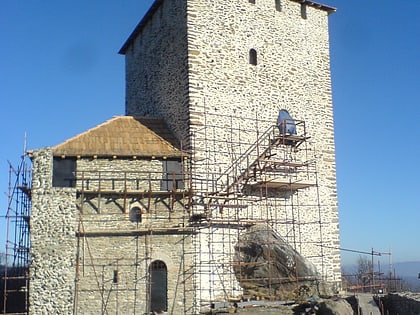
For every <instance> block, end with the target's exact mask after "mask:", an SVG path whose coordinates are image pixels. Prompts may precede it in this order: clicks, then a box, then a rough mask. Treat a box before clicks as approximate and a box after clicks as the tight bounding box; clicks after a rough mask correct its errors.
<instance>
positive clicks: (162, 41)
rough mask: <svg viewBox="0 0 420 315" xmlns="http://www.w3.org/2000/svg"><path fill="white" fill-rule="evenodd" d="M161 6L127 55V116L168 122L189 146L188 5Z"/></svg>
mask: <svg viewBox="0 0 420 315" xmlns="http://www.w3.org/2000/svg"><path fill="white" fill-rule="evenodd" d="M156 2H157V1H156ZM161 2H162V4H161V5H160V6H159V7H158V9H157V11H156V12H155V13H154V14H153V16H152V17H151V18H150V19H149V20H148V21H147V22H146V23H145V25H144V27H143V29H142V31H141V33H140V34H139V37H138V40H136V41H135V42H134V43H133V44H132V45H131V46H130V47H129V48H128V50H127V51H126V52H125V62H126V114H127V115H133V116H151V117H162V118H164V119H165V121H166V122H167V123H168V125H169V127H170V128H171V129H172V131H173V132H174V133H175V135H176V136H177V138H178V139H179V140H181V144H182V145H187V144H186V143H185V144H184V142H185V141H186V140H188V130H189V123H188V121H189V116H188V93H189V90H188V84H189V83H188V70H187V69H188V65H187V62H188V60H187V58H188V55H187V41H186V37H187V35H186V34H187V29H186V26H187V22H186V19H187V15H186V1H185V0H177V1H171V0H169V1H168V0H164V1H161ZM145 47H147V48H146V49H145Z"/></svg>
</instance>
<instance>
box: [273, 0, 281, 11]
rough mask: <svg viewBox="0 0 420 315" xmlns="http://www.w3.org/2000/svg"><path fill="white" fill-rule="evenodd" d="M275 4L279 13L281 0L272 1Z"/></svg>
mask: <svg viewBox="0 0 420 315" xmlns="http://www.w3.org/2000/svg"><path fill="white" fill-rule="evenodd" d="M274 1H275V4H276V10H277V11H279V12H280V11H281V0H274Z"/></svg>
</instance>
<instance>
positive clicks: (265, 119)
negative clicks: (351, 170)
mask: <svg viewBox="0 0 420 315" xmlns="http://www.w3.org/2000/svg"><path fill="white" fill-rule="evenodd" d="M188 14H189V15H188V16H189V17H190V18H189V19H188V30H189V32H188V42H189V45H188V49H189V50H188V51H189V82H190V111H191V114H192V115H196V116H197V119H196V123H195V124H194V125H193V126H191V133H192V135H193V138H195V139H196V140H195V141H194V145H193V147H194V157H195V165H194V166H193V172H194V173H199V172H200V170H202V169H207V168H208V167H210V168H212V167H213V168H217V167H219V166H220V165H221V162H223V161H225V163H226V164H225V165H230V164H232V160H234V159H233V158H232V155H235V154H236V156H239V154H238V153H239V151H240V150H242V152H243V151H244V149H243V148H239V147H238V148H234V147H233V148H232V144H231V143H232V142H233V141H232V140H231V139H235V140H237V141H236V143H238V142H239V143H241V142H242V143H253V142H254V141H255V139H256V138H257V135H258V133H260V134H261V133H263V132H264V131H265V130H267V128H268V127H269V126H270V125H272V124H274V123H275V122H276V118H277V115H278V111H279V110H280V109H282V108H284V109H287V110H288V111H289V112H290V114H291V115H292V117H294V118H295V119H300V120H304V121H305V122H306V128H307V132H308V133H309V135H310V136H311V139H310V141H311V148H312V150H314V151H315V159H316V163H317V169H318V191H316V190H312V191H311V192H307V193H306V194H307V196H306V200H305V195H304V194H303V196H302V195H301V196H299V204H300V205H305V204H309V205H310V204H311V202H312V201H311V200H314V199H315V198H316V197H315V196H313V195H312V194H317V193H318V192H319V198H320V204H321V208H320V211H321V218H322V226H323V233H322V234H321V235H320V233H318V232H317V231H312V230H310V229H309V230H307V231H305V230H303V232H302V235H304V236H303V237H305V239H304V244H302V246H301V248H300V252H301V253H302V254H303V255H304V256H307V257H312V256H317V258H315V259H313V258H310V259H311V260H313V262H314V263H315V264H316V265H317V266H318V268H319V270H320V271H321V270H322V273H323V276H324V277H325V278H326V279H327V280H328V281H330V282H331V283H336V284H337V285H338V283H339V282H340V272H341V271H340V256H339V251H338V249H333V248H337V247H338V245H339V230H338V212H337V196H336V176H335V156H334V150H335V149H334V131H333V112H332V100H331V82H330V68H329V40H328V18H327V13H326V12H325V11H322V10H319V9H315V8H313V7H307V18H306V19H303V18H302V17H301V6H300V4H299V3H295V2H292V1H282V10H281V11H278V10H276V8H275V3H274V2H273V1H256V4H251V3H248V2H247V1H245V2H242V1H241V2H239V1H198V0H191V1H189V2H188ZM251 49H255V50H256V51H257V60H258V61H257V65H252V64H250V63H249V51H250V50H251ZM200 117H201V118H200ZM250 119H254V123H250ZM246 123H247V124H246ZM232 126H234V127H237V129H232ZM218 127H220V128H218ZM252 129H254V130H252ZM232 130H233V133H234V134H233V135H232ZM241 130H245V132H241ZM202 134H206V136H204V137H203V136H202ZM206 137H207V138H206ZM214 139H217V141H214ZM223 140H225V141H223ZM215 146H216V147H215ZM209 148H210V149H209ZM235 149H236V151H237V152H235ZM219 152H229V154H226V155H225V156H223V155H221V154H220V153H219ZM215 160H217V162H218V163H217V164H215V163H214V161H215ZM260 209H261V210H260V211H261V213H262V214H263V213H265V210H266V207H265V206H263V207H261V208H260ZM314 211H316V209H315V210H314ZM301 216H302V217H304V216H305V214H304V212H303V211H301ZM308 221H309V220H308ZM318 227H319V225H318ZM301 228H302V229H305V228H309V225H307V226H305V225H302V227H301ZM321 237H323V239H322V240H321ZM321 242H322V243H323V245H327V246H328V247H329V248H328V247H324V248H321V247H320V246H319V244H320V243H321ZM314 243H318V246H313V245H314ZM320 253H323V255H322V261H321V259H319V258H318V257H320ZM321 265H322V266H321Z"/></svg>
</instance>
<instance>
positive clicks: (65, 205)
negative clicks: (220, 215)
mask: <svg viewBox="0 0 420 315" xmlns="http://www.w3.org/2000/svg"><path fill="white" fill-rule="evenodd" d="M32 160H33V185H32V186H33V192H32V217H31V243H32V248H31V257H32V263H31V266H30V277H31V279H30V292H31V293H30V308H31V309H30V313H31V314H75V313H78V314H95V313H98V314H99V313H124V314H134V313H136V312H141V313H142V314H143V313H146V312H149V311H150V307H151V306H150V298H151V296H150V286H151V283H150V281H151V279H150V266H151V264H152V263H153V262H155V261H162V262H163V263H164V264H165V266H166V268H167V292H166V293H167V307H168V311H169V312H172V313H174V314H181V313H188V312H190V313H191V308H192V305H193V296H194V292H193V289H192V288H193V282H192V281H193V279H192V277H191V268H192V256H191V253H192V234H191V231H190V230H187V229H184V230H183V227H184V226H185V225H186V220H187V214H186V211H185V204H186V201H185V200H184V198H185V196H184V195H183V194H182V193H179V194H175V195H174V194H172V192H165V191H162V190H161V187H160V180H161V179H162V160H145V159H144V160H130V159H126V160H124V159H90V158H82V159H78V160H77V167H76V173H77V174H78V175H77V178H78V181H77V183H76V188H59V187H52V176H53V174H52V160H53V158H52V152H51V150H50V149H41V150H37V151H35V152H34V153H33V155H32ZM82 174H83V175H82ZM99 174H100V175H99ZM122 174H123V175H122ZM81 178H83V180H84V183H83V185H82V183H81ZM99 178H100V179H101V186H100V185H99V181H98V179H99ZM110 181H113V182H114V184H112V185H111V184H109V182H110ZM125 181H127V182H129V183H131V184H133V182H135V183H137V184H136V185H134V184H133V185H128V186H127V185H124V182H125ZM87 182H89V184H87ZM146 183H147V184H146ZM150 183H151V184H150ZM185 187H187V186H185ZM99 188H101V189H102V190H103V191H104V192H105V191H107V192H108V193H102V194H99V191H98V190H99ZM124 188H128V189H129V190H130V191H136V194H133V195H126V196H125V197H124V193H123V192H124ZM150 189H152V194H151V193H150ZM94 191H97V192H96V193H93V192H94ZM110 191H111V192H110ZM88 192H90V193H88ZM155 192H157V193H156V194H154V193H155ZM132 207H139V208H140V209H141V220H139V221H136V220H133V219H132V218H131V217H130V209H131V208H132Z"/></svg>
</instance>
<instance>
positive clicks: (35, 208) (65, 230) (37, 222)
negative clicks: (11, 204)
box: [29, 149, 77, 314]
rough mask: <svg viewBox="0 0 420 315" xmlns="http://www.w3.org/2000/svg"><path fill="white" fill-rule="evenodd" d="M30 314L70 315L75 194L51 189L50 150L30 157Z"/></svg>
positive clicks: (74, 251) (72, 300)
mask: <svg viewBox="0 0 420 315" xmlns="http://www.w3.org/2000/svg"><path fill="white" fill-rule="evenodd" d="M32 163H33V168H32V171H33V174H32V180H33V182H32V195H31V196H32V214H31V236H30V237H31V252H30V254H31V265H30V268H29V275H30V281H29V292H30V293H29V306H30V309H29V313H30V314H73V302H74V275H75V273H74V270H75V269H74V268H75V261H76V239H75V231H76V227H77V225H76V203H75V199H76V194H75V190H74V189H71V188H54V187H52V154H51V150H49V149H45V150H39V151H36V152H34V154H33V157H32Z"/></svg>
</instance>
